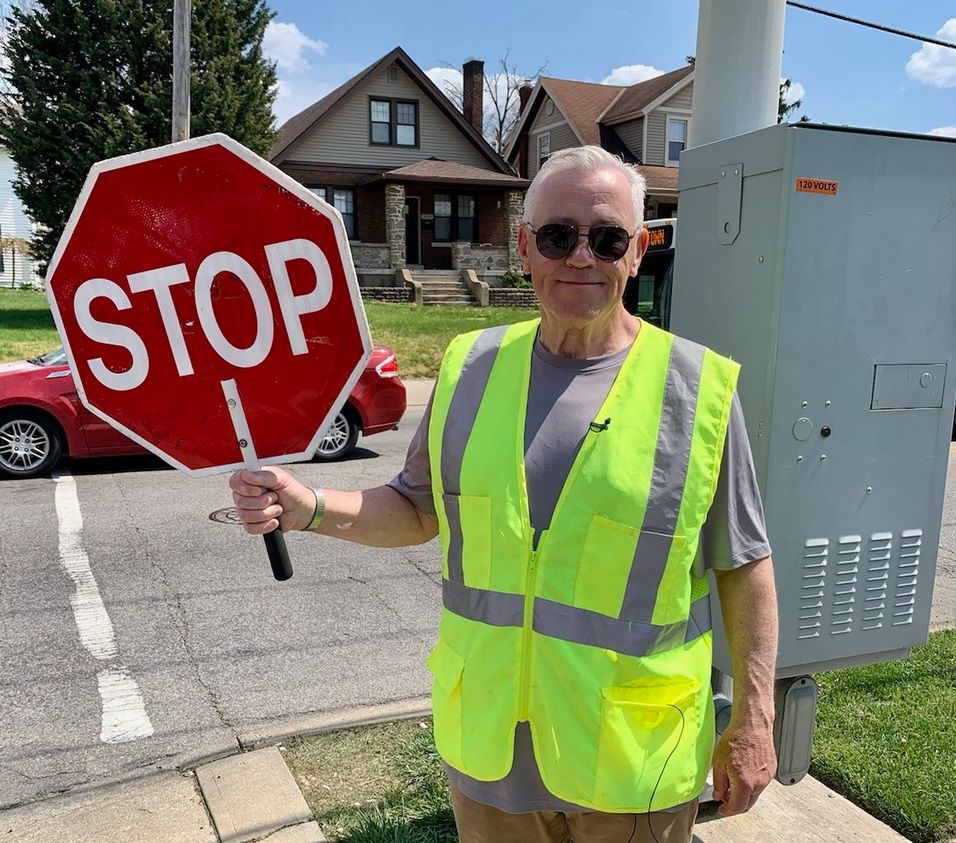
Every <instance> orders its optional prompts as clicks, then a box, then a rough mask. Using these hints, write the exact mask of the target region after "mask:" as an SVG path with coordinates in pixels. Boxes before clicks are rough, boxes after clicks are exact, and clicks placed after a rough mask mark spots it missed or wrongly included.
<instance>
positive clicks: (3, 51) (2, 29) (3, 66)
mask: <svg viewBox="0 0 956 843" xmlns="http://www.w3.org/2000/svg"><path fill="white" fill-rule="evenodd" d="M9 69H10V59H8V58H7V27H6V26H5V25H4V24H3V23H0V70H9Z"/></svg>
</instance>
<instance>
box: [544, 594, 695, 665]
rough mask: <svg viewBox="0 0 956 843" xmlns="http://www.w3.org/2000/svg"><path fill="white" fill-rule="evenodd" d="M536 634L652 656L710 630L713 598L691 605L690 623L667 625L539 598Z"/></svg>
mask: <svg viewBox="0 0 956 843" xmlns="http://www.w3.org/2000/svg"><path fill="white" fill-rule="evenodd" d="M534 631H535V632H537V633H540V634H541V635H547V636H549V637H551V638H558V639H560V640H562V641H573V642H574V643H576V644H590V645H591V646H592V647H602V648H604V649H607V650H614V651H615V652H617V653H621V654H623V655H627V656H650V655H653V654H654V653H662V652H664V651H666V650H671V649H673V648H674V647H680V646H681V645H683V644H686V643H688V642H690V641H693V640H695V639H697V638H699V637H700V636H701V635H703V634H704V633H705V632H709V631H710V595H705V596H704V597H701V598H700V599H699V600H695V601H694V602H693V603H692V604H691V607H690V618H689V619H688V620H687V621H679V622H678V623H671V624H664V625H655V624H651V623H642V622H641V621H635V620H629V619H625V618H609V617H608V616H607V615H602V614H601V613H600V612H592V611H591V610H590V609H578V608H575V607H574V606H566V605H564V604H563V603H555V602H553V601H551V600H544V599H542V598H540V597H538V598H535V601H534Z"/></svg>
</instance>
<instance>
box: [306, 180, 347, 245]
mask: <svg viewBox="0 0 956 843" xmlns="http://www.w3.org/2000/svg"><path fill="white" fill-rule="evenodd" d="M309 190H311V191H312V192H313V193H314V194H315V195H316V196H318V197H319V199H322V200H324V201H326V202H328V203H329V204H330V205H332V206H333V207H334V208H335V209H336V210H337V211H338V212H339V213H340V214H341V215H342V222H344V223H345V233H346V234H347V235H348V238H349V240H355V239H356V234H355V191H354V190H353V189H352V188H351V187H325V186H319V187H309Z"/></svg>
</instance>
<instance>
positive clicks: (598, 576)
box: [572, 515, 638, 617]
mask: <svg viewBox="0 0 956 843" xmlns="http://www.w3.org/2000/svg"><path fill="white" fill-rule="evenodd" d="M637 535H638V531H637V529H636V528H635V527H631V526H629V525H627V524H621V523H619V522H617V521H612V520H611V519H610V518H605V517H604V516H603V515H595V516H594V517H592V518H591V523H590V524H589V525H588V532H587V536H586V537H585V539H584V548H583V550H582V552H581V562H580V564H579V565H578V569H577V576H576V577H575V581H574V595H573V597H572V604H573V605H574V606H576V607H577V608H579V609H590V610H591V611H594V612H601V613H602V614H604V615H608V616H610V617H617V615H618V614H619V613H620V611H621V601H622V600H623V598H624V590H625V588H626V587H627V577H628V572H629V571H630V568H631V566H630V560H631V558H632V557H633V556H634V547H635V545H636V544H637Z"/></svg>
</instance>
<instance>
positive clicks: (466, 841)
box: [451, 785, 697, 843]
mask: <svg viewBox="0 0 956 843" xmlns="http://www.w3.org/2000/svg"><path fill="white" fill-rule="evenodd" d="M451 802H452V807H454V809H455V824H456V825H457V826H458V838H459V840H460V841H461V843H572V841H573V843H690V841H691V838H692V835H693V828H694V820H695V819H696V818H697V801H696V800H694V802H692V803H691V804H690V805H688V806H687V807H686V808H684V809H683V810H681V811H678V812H676V813H673V814H670V813H667V812H665V811H655V812H654V813H651V814H604V813H601V812H599V811H594V812H588V813H581V814H562V813H558V812H555V811H535V812H534V813H529V814H509V813H507V812H506V811H499V810H498V809H497V808H492V807H491V806H490V805H483V804H482V803H481V802H475V801H474V800H472V799H469V798H468V797H467V796H465V794H463V793H462V792H461V791H460V790H459V789H458V788H457V787H455V786H454V785H452V786H451Z"/></svg>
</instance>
